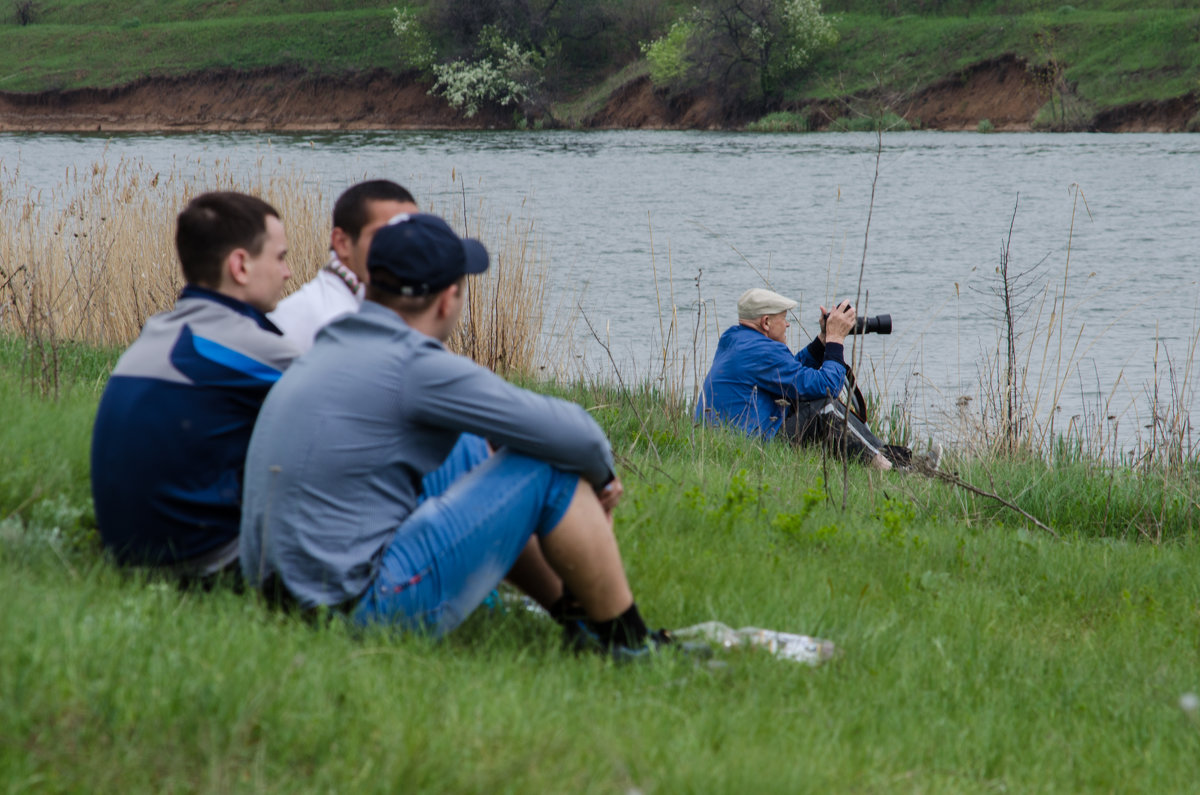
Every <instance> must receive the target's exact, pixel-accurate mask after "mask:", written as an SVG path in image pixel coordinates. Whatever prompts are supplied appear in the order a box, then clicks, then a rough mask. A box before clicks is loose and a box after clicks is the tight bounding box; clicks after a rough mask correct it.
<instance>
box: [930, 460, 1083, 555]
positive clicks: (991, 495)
mask: <svg viewBox="0 0 1200 795" xmlns="http://www.w3.org/2000/svg"><path fill="white" fill-rule="evenodd" d="M916 469H917V471H918V472H921V473H922V474H925V475H928V476H929V477H931V478H936V479H937V480H941V481H945V482H946V483H949V484H950V485H952V486H958V487H959V488H960V489H963V490H965V491H969V492H971V493H972V494H978V495H979V496H980V497H987V498H988V499H990V500H995V501H996V502H998V503H1000V504H1001V505H1003V506H1004V507H1005V508H1011V509H1012V510H1014V511H1016V512H1017V513H1019V514H1021V515H1022V516H1024V517H1025V518H1026V519H1028V520H1029V521H1031V522H1033V523H1034V524H1035V525H1037V526H1038V527H1040V528H1042V529H1043V530H1045V531H1046V532H1047V533H1049V534H1050V535H1052V536H1054V538H1055V539H1057V540H1059V541H1061V540H1062V539H1061V538H1059V535H1058V533H1056V532H1054V530H1053V528H1051V527H1050V525H1048V524H1046V523H1045V522H1043V521H1041V520H1040V519H1038V518H1037V517H1036V516H1034V515H1033V514H1031V513H1029V511H1026V510H1025V509H1024V508H1022V507H1021V506H1019V505H1017V504H1015V503H1012V502H1009V501H1008V500H1006V499H1004V498H1003V497H1001V496H1000V495H999V494H996V493H995V492H991V491H984V490H983V489H981V488H979V487H978V486H973V485H971V484H970V483H968V482H967V481H965V480H963V479H962V478H960V477H959V476H958V475H956V474H954V473H953V472H946V471H944V470H940V469H938V470H935V469H930V468H929V467H926V466H921V465H919V464H918V465H917V466H916Z"/></svg>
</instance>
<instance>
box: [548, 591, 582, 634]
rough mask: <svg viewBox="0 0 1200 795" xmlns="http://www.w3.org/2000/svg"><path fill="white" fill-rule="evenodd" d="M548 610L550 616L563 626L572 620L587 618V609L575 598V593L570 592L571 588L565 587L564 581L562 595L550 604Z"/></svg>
mask: <svg viewBox="0 0 1200 795" xmlns="http://www.w3.org/2000/svg"><path fill="white" fill-rule="evenodd" d="M549 612H550V617H551V618H553V619H554V620H555V621H557V622H558V623H560V624H562V625H563V626H566V625H567V624H570V623H571V622H572V621H579V620H582V619H586V618H587V611H586V610H584V609H583V605H582V604H581V603H580V601H579V600H578V599H577V598H575V594H573V593H571V589H570V588H568V587H567V584H566V583H563V590H562V596H560V597H558V599H556V600H555V601H554V604H552V605H550V607H549Z"/></svg>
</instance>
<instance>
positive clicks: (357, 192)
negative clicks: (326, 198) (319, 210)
mask: <svg viewBox="0 0 1200 795" xmlns="http://www.w3.org/2000/svg"><path fill="white" fill-rule="evenodd" d="M386 201H396V202H409V203H412V204H416V203H417V200H416V199H414V198H413V195H412V194H411V193H409V192H408V191H407V190H405V189H404V188H402V187H401V186H399V185H397V184H396V183H395V182H392V181H391V180H387V179H372V180H368V181H366V182H360V183H358V184H357V185H351V186H350V187H349V188H347V189H346V191H345V193H343V194H342V195H341V196H338V200H337V201H336V202H335V203H334V205H333V225H334V226H336V227H337V228H338V229H341V230H342V231H343V232H345V233H346V234H348V235H349V236H350V239H351V240H352V241H354V242H356V243H357V242H358V236H359V235H360V234H362V228H363V227H364V226H366V225H367V202H386Z"/></svg>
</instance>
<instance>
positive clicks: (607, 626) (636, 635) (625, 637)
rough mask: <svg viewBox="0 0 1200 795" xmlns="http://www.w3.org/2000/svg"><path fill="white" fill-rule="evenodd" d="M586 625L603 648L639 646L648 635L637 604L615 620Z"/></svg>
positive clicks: (648, 631)
mask: <svg viewBox="0 0 1200 795" xmlns="http://www.w3.org/2000/svg"><path fill="white" fill-rule="evenodd" d="M588 623H589V624H590V625H591V627H592V631H593V632H595V633H596V635H597V636H598V637H599V638H600V642H601V643H602V644H604V645H605V646H616V645H621V646H631V647H632V646H640V645H642V643H643V642H644V641H645V640H646V636H647V635H649V634H650V630H648V629H647V628H646V622H645V621H643V620H642V614H641V613H639V612H638V608H637V602H634V603H633V604H631V605H630V606H629V609H628V610H626V611H625V612H624V613H622V614H621V615H619V616H617V617H616V618H610V619H609V620H607V621H590V622H588Z"/></svg>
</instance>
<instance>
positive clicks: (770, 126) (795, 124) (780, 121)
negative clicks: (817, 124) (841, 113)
mask: <svg viewBox="0 0 1200 795" xmlns="http://www.w3.org/2000/svg"><path fill="white" fill-rule="evenodd" d="M746 129H747V130H749V131H750V132H811V131H812V129H813V125H812V122H811V120H810V119H809V118H808V116H805V115H804V114H803V113H794V112H791V111H778V112H776V113H768V114H767V115H766V116H763V117H762V118H761V119H759V120H758V121H753V122H750V123H749V124H748V125H746Z"/></svg>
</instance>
